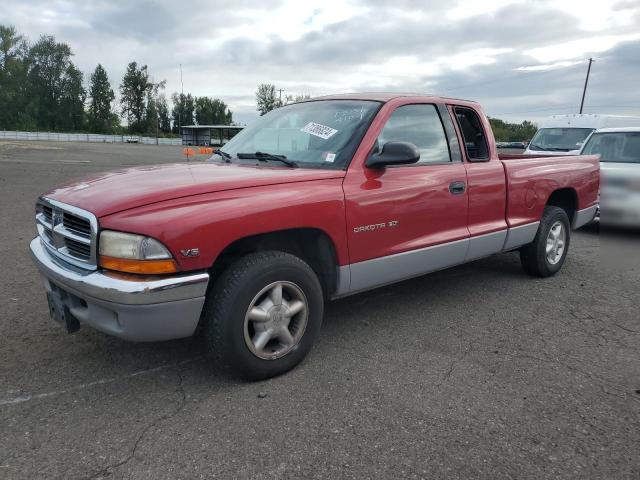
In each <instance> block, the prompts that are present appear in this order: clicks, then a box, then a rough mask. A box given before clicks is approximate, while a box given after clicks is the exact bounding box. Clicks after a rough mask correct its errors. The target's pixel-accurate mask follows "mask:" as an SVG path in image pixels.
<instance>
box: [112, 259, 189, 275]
mask: <svg viewBox="0 0 640 480" xmlns="http://www.w3.org/2000/svg"><path fill="white" fill-rule="evenodd" d="M99 263H100V266H101V267H102V268H106V269H108V270H116V271H118V272H127V273H138V274H143V275H159V274H162V273H174V272H177V271H178V267H177V266H176V262H174V261H173V260H132V259H128V258H115V257H108V256H106V255H100V262H99Z"/></svg>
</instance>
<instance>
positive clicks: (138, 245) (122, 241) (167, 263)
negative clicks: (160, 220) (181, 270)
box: [99, 230, 178, 274]
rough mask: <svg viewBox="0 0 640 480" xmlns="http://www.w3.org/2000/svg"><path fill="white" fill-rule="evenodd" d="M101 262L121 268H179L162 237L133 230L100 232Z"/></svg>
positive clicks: (147, 270) (145, 271) (159, 270)
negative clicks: (158, 238)
mask: <svg viewBox="0 0 640 480" xmlns="http://www.w3.org/2000/svg"><path fill="white" fill-rule="evenodd" d="M99 254H100V257H99V263H100V266H101V267H103V268H107V269H109V270H118V271H120V272H129V273H142V274H159V273H172V272H175V271H177V270H178V268H177V266H176V262H175V261H174V260H173V257H172V256H171V253H169V250H167V248H166V247H165V246H164V245H162V243H160V242H159V241H157V240H155V239H153V238H150V237H145V236H143V235H136V234H133V233H122V232H114V231H112V230H104V231H103V232H102V233H100V249H99Z"/></svg>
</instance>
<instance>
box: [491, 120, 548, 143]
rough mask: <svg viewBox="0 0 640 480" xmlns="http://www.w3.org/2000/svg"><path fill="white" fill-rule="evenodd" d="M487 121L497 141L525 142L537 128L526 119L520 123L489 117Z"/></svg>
mask: <svg viewBox="0 0 640 480" xmlns="http://www.w3.org/2000/svg"><path fill="white" fill-rule="evenodd" d="M489 123H491V129H492V130H493V135H494V136H495V138H496V141H498V142H526V141H529V140H531V138H532V137H533V135H535V133H536V130H537V129H538V127H537V126H536V125H535V124H534V123H532V122H530V121H528V120H525V121H524V122H522V123H508V122H505V121H504V120H500V119H499V118H489Z"/></svg>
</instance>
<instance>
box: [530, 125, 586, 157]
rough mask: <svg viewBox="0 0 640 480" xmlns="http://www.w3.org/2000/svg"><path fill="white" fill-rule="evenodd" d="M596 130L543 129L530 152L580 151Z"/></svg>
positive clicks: (531, 146) (534, 139)
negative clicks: (586, 139) (583, 143)
mask: <svg viewBox="0 0 640 480" xmlns="http://www.w3.org/2000/svg"><path fill="white" fill-rule="evenodd" d="M594 130H595V129H594V128H541V129H540V130H538V131H537V132H536V134H535V135H534V137H533V139H531V143H529V150H537V151H551V152H568V151H569V150H579V149H580V147H581V146H582V142H584V140H585V138H587V137H588V136H589V134H590V133H591V132H593V131H594Z"/></svg>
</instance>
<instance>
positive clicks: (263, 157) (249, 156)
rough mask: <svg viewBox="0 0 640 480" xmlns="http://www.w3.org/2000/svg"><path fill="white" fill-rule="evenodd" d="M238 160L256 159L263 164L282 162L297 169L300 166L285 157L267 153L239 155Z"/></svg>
mask: <svg viewBox="0 0 640 480" xmlns="http://www.w3.org/2000/svg"><path fill="white" fill-rule="evenodd" d="M237 155H238V158H244V159H255V160H260V161H261V162H266V161H267V160H274V161H276V162H282V163H284V164H285V165H287V166H288V167H291V168H296V167H297V166H298V164H297V163H296V162H294V161H293V160H287V157H285V156H284V155H274V154H273V153H266V152H255V153H238V154H237Z"/></svg>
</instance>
